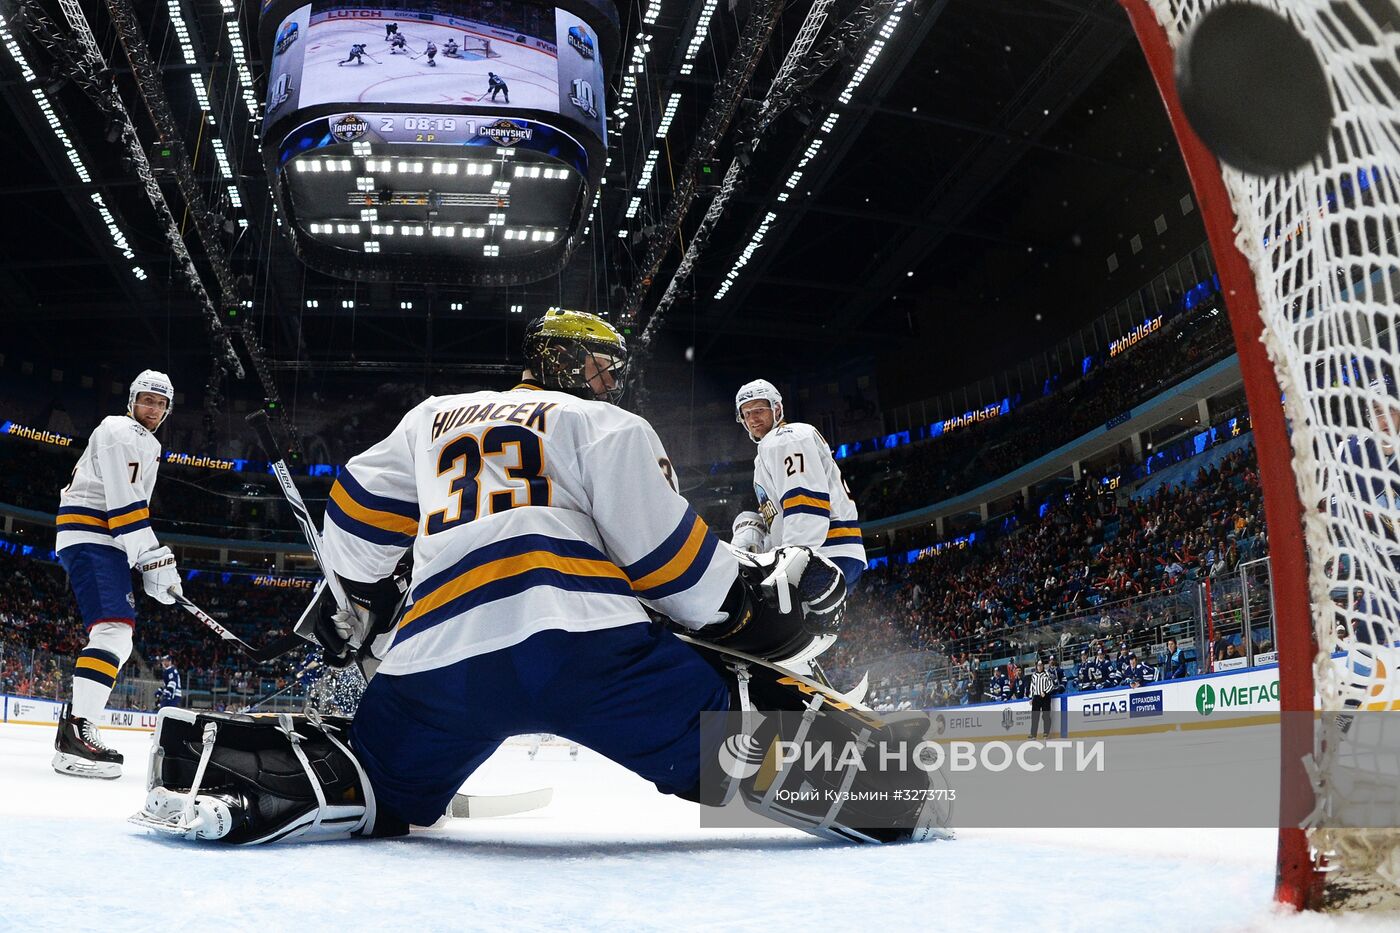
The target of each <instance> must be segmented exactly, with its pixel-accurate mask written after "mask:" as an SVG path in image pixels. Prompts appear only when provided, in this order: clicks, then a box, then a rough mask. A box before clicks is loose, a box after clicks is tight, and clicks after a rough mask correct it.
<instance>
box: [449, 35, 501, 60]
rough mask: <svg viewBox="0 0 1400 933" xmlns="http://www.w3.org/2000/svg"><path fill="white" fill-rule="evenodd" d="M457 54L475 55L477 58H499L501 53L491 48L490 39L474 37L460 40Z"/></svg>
mask: <svg viewBox="0 0 1400 933" xmlns="http://www.w3.org/2000/svg"><path fill="white" fill-rule="evenodd" d="M458 54H459V55H462V54H466V55H476V56H478V57H479V58H500V57H501V53H500V52H497V51H496V50H495V49H494V48H492V47H491V40H490V39H481V38H477V37H476V36H467V37H466V38H465V39H463V40H462V45H461V48H460V49H459V50H458Z"/></svg>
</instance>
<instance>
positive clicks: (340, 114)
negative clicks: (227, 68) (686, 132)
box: [260, 0, 620, 285]
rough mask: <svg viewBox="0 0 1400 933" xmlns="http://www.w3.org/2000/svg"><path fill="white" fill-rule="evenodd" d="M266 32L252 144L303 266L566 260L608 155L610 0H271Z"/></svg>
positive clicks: (485, 275) (356, 274)
mask: <svg viewBox="0 0 1400 933" xmlns="http://www.w3.org/2000/svg"><path fill="white" fill-rule="evenodd" d="M260 40H261V43H262V46H263V51H264V55H265V56H266V58H267V60H268V61H269V68H268V100H267V108H266V115H265V117H264V124H263V159H264V162H265V165H266V167H267V171H268V173H269V179H270V180H271V182H272V187H273V191H274V194H275V196H276V198H277V203H278V208H279V210H280V211H281V213H282V215H283V218H284V222H285V223H284V229H285V230H286V232H287V234H288V236H289V237H290V238H291V240H292V243H293V245H294V247H295V248H296V251H297V253H298V255H299V256H300V257H301V258H302V260H303V261H304V262H306V263H307V265H309V266H311V267H313V268H316V269H319V270H321V271H323V272H326V273H328V274H331V275H336V276H339V277H342V278H347V279H359V280H371V281H374V280H378V281H416V282H440V283H450V284H475V285H512V284H519V283H524V282H530V281H534V280H537V279H540V278H545V277H548V276H550V275H553V274H555V273H557V272H558V271H559V270H560V269H562V268H563V266H564V264H565V263H566V262H567V261H568V258H569V255H570V254H571V252H572V251H573V249H574V247H575V246H576V244H577V242H578V239H579V236H580V232H581V229H582V227H583V226H584V224H585V222H586V220H587V216H588V209H589V206H590V205H591V204H592V203H593V200H594V195H595V193H596V191H597V188H598V185H599V184H600V183H601V180H602V174H603V167H604V164H605V161H606V140H607V126H606V115H605V114H606V107H605V101H604V94H605V89H606V85H605V81H606V73H607V69H608V67H609V66H610V63H612V62H613V61H615V59H616V57H617V49H618V47H619V44H620V42H619V36H618V22H617V11H616V9H615V8H614V7H613V6H612V4H611V2H610V0H549V2H545V3H536V2H526V0H434V2H432V3H419V4H415V2H414V0H409V3H408V4H407V5H405V6H404V7H400V8H396V9H389V8H380V7H375V6H362V5H359V4H347V3H343V2H339V0H313V2H311V3H306V2H304V0H271V2H269V3H267V4H266V6H265V7H264V9H263V14H262V20H261V26H260ZM406 231H407V232H406Z"/></svg>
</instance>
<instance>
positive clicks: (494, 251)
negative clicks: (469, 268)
mask: <svg viewBox="0 0 1400 933" xmlns="http://www.w3.org/2000/svg"><path fill="white" fill-rule="evenodd" d="M481 254H482V255H483V256H499V255H501V248H500V247H499V246H497V245H496V244H494V243H487V244H486V245H485V246H483V247H482V248H481Z"/></svg>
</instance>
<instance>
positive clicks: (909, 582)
mask: <svg viewBox="0 0 1400 933" xmlns="http://www.w3.org/2000/svg"><path fill="white" fill-rule="evenodd" d="M1262 516H1263V506H1262V494H1261V492H1260V487H1259V475H1258V469H1257V466H1256V464H1255V459H1254V454H1253V448H1252V447H1250V448H1245V449H1243V450H1239V451H1236V452H1234V453H1232V454H1230V455H1229V456H1228V457H1226V458H1225V459H1224V460H1223V462H1221V463H1220V464H1219V465H1218V466H1213V467H1211V468H1209V469H1201V470H1198V471H1197V472H1196V475H1195V476H1194V478H1193V481H1192V482H1191V483H1190V484H1183V485H1178V486H1163V487H1162V488H1160V489H1158V490H1157V491H1156V492H1155V493H1153V494H1152V495H1151V496H1148V497H1146V498H1143V499H1131V498H1130V499H1127V500H1126V501H1123V502H1120V501H1118V499H1117V496H1116V494H1115V493H1113V492H1111V491H1109V490H1108V489H1107V487H1106V485H1105V484H1103V483H1102V482H1100V481H1099V480H1098V479H1096V478H1094V477H1092V476H1090V475H1088V474H1086V475H1085V476H1084V478H1083V480H1082V481H1081V482H1079V483H1076V484H1074V485H1073V486H1071V487H1070V488H1069V489H1067V490H1066V492H1065V493H1064V495H1063V496H1062V497H1058V498H1057V499H1056V500H1055V501H1053V502H1051V503H1049V505H1048V507H1047V508H1046V509H1045V511H1044V514H1043V515H1040V516H1031V515H1028V514H1026V513H1025V511H1024V510H1023V511H1022V513H1021V514H1020V515H1019V516H1017V517H1016V518H1015V519H1014V520H1013V521H1011V522H1009V523H1007V524H1010V525H1011V528H1010V529H1009V530H1008V531H1003V532H1001V533H997V530H996V529H986V530H984V531H983V533H982V534H980V535H978V536H977V538H976V539H974V540H972V541H969V542H965V543H963V544H962V545H961V546H957V547H948V548H945V549H943V550H940V551H937V552H936V553H933V554H931V555H929V556H927V557H925V558H924V559H923V560H920V561H917V562H915V563H912V564H890V565H888V566H885V567H881V568H876V569H872V570H870V571H867V573H866V574H865V576H864V577H863V578H862V580H861V584H860V585H859V586H858V587H857V589H856V592H855V593H854V594H853V596H852V600H851V603H850V609H849V610H848V612H847V620H846V624H845V627H844V629H843V632H842V637H841V639H840V641H839V642H838V643H837V645H836V646H835V647H834V648H833V649H832V650H831V652H829V653H828V655H827V656H826V658H825V663H826V665H827V668H828V670H830V671H832V672H833V675H834V676H836V677H837V679H838V680H841V679H846V680H849V681H850V682H852V683H853V682H854V681H855V680H858V679H859V677H860V671H862V670H863V669H864V668H865V667H866V666H868V665H869V664H871V663H872V662H876V661H878V660H879V659H880V658H882V657H885V656H891V655H899V654H901V653H916V656H917V655H924V657H923V658H922V662H923V663H926V664H927V663H930V662H931V655H930V654H928V653H932V652H935V651H936V652H938V653H939V654H940V655H942V656H945V657H946V658H947V660H946V662H945V663H944V664H942V665H941V668H942V670H941V671H940V676H939V677H938V678H937V680H938V681H940V682H941V681H943V680H948V681H950V682H951V683H950V685H949V686H948V688H947V691H946V692H947V693H955V694H956V695H957V698H959V699H963V698H965V697H973V696H977V697H980V696H982V695H985V694H987V692H988V691H989V689H990V685H989V684H985V683H978V682H977V678H976V676H975V674H976V672H977V670H978V668H979V664H980V662H983V661H988V660H995V659H1005V658H1010V657H1016V656H1021V655H1024V654H1027V653H1028V652H1030V651H1034V650H1035V647H1036V646H1039V645H1040V644H1042V640H1041V639H1038V638H1037V639H1027V638H1025V637H1023V633H1028V632H1033V631H1035V630H1036V629H1037V628H1038V627H1040V626H1043V625H1044V624H1045V623H1046V622H1049V621H1051V620H1054V619H1055V618H1057V617H1064V616H1069V615H1073V614H1080V613H1083V611H1084V610H1085V609H1088V608H1091V607H1095V606H1100V605H1103V604H1106V603H1110V602H1113V601H1117V600H1123V599H1127V598H1130V597H1134V596H1139V595H1143V594H1152V593H1166V592H1171V591H1173V590H1175V589H1176V588H1178V587H1180V586H1181V585H1182V584H1183V583H1189V582H1192V581H1195V580H1198V579H1203V578H1205V577H1207V576H1221V575H1224V574H1227V573H1229V572H1231V571H1233V570H1234V569H1235V568H1236V567H1238V566H1239V564H1240V563H1241V562H1242V561H1245V560H1250V559H1252V558H1255V557H1260V556H1263V554H1264V553H1265V547H1266V545H1265V538H1264V527H1263V518H1262ZM1128 619H1129V621H1128V622H1127V624H1126V626H1125V627H1124V628H1123V630H1122V631H1121V632H1119V633H1118V635H1119V637H1120V638H1121V640H1122V643H1124V644H1128V645H1129V646H1130V650H1136V651H1139V652H1140V651H1141V650H1142V646H1144V645H1148V644H1153V643H1160V640H1154V639H1160V634H1159V633H1157V632H1155V631H1151V630H1152V629H1154V628H1155V627H1156V623H1155V621H1154V619H1153V618H1152V615H1151V614H1150V613H1145V614H1138V613H1134V614H1130V615H1129V616H1128ZM1096 647H1097V646H1095V645H1093V644H1092V643H1091V644H1089V645H1088V649H1089V651H1090V652H1091V654H1090V656H1086V657H1083V658H1081V659H1080V661H1081V664H1080V665H1076V666H1075V668H1074V669H1073V671H1071V672H1067V674H1066V676H1071V677H1073V678H1074V680H1075V685H1076V687H1078V688H1081V689H1082V688H1084V687H1086V686H1090V687H1097V686H1106V685H1109V684H1110V683H1113V682H1114V681H1113V678H1112V677H1110V676H1109V675H1108V674H1105V675H1104V677H1103V678H1091V677H1089V676H1085V677H1080V676H1078V675H1079V668H1080V666H1082V664H1083V663H1084V662H1093V661H1096V660H1097V659H1096V657H1094V654H1095V653H1096V652H1095V648H1096ZM1103 647H1104V648H1105V652H1106V654H1108V655H1110V657H1107V658H1105V660H1108V661H1117V657H1116V655H1117V651H1116V647H1117V646H1116V645H1104V646H1103ZM1059 660H1061V661H1064V660H1067V659H1059ZM1142 660H1146V659H1145V658H1142ZM960 674H961V676H960ZM1008 680H1009V681H1010V682H1011V683H1012V684H1013V685H1015V684H1017V683H1018V678H1017V677H1016V676H1015V675H1014V673H1012V672H1008ZM959 683H961V684H962V688H961V689H958V684H959ZM941 686H942V685H941V683H936V684H935V685H934V688H933V689H934V690H935V691H936V692H939V693H943V692H944V691H942V690H941V689H940V688H941Z"/></svg>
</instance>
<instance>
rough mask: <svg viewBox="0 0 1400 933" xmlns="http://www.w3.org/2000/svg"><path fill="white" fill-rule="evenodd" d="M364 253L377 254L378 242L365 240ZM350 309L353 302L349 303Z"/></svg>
mask: <svg viewBox="0 0 1400 933" xmlns="http://www.w3.org/2000/svg"><path fill="white" fill-rule="evenodd" d="M365 252H367V253H377V252H379V241H378V240H365ZM351 307H354V303H353V302H352V303H351Z"/></svg>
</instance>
